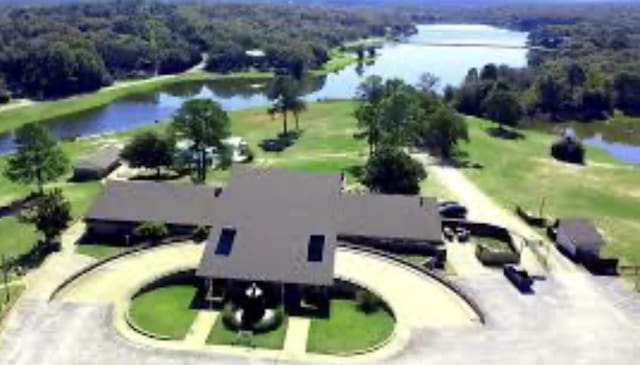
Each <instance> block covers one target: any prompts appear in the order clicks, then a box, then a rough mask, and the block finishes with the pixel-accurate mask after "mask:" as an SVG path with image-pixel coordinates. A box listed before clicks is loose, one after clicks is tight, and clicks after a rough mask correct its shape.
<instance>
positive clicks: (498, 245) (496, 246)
mask: <svg viewBox="0 0 640 365" xmlns="http://www.w3.org/2000/svg"><path fill="white" fill-rule="evenodd" d="M471 242H474V243H476V244H479V245H484V246H485V247H488V248H490V249H493V250H499V251H511V248H510V247H509V245H508V244H507V243H505V242H502V241H500V240H498V239H495V238H491V237H480V236H471Z"/></svg>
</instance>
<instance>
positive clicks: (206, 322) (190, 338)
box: [184, 311, 220, 346]
mask: <svg viewBox="0 0 640 365" xmlns="http://www.w3.org/2000/svg"><path fill="white" fill-rule="evenodd" d="M219 314H220V313H219V312H215V311H198V315H197V316H196V319H195V320H194V321H193V324H192V325H191V328H190V329H189V332H188V333H187V335H186V336H185V338H184V342H186V343H188V344H190V345H194V346H203V345H204V344H205V343H206V342H207V337H208V336H209V332H211V328H213V325H214V324H215V323H216V321H217V320H218V316H219Z"/></svg>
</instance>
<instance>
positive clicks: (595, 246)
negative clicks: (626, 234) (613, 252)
mask: <svg viewBox="0 0 640 365" xmlns="http://www.w3.org/2000/svg"><path fill="white" fill-rule="evenodd" d="M556 243H557V245H558V246H559V247H560V248H561V249H562V250H563V251H564V252H565V253H567V254H568V255H569V256H571V257H572V258H574V259H578V260H581V259H585V258H599V257H600V249H601V248H602V247H603V246H604V245H605V241H604V239H603V238H602V236H601V235H600V233H598V230H597V229H596V228H595V227H594V225H593V224H592V223H591V221H589V220H588V219H581V218H562V219H559V220H558V222H557V223H556Z"/></svg>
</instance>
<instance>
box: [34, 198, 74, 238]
mask: <svg viewBox="0 0 640 365" xmlns="http://www.w3.org/2000/svg"><path fill="white" fill-rule="evenodd" d="M22 218H23V220H25V221H26V222H28V223H31V224H33V225H35V227H36V229H37V230H38V231H40V232H41V233H42V234H43V236H44V241H45V243H47V244H51V243H52V242H53V241H54V240H55V239H56V238H57V237H59V236H60V233H62V231H64V230H65V229H67V228H68V227H69V223H70V222H71V204H70V203H69V201H67V199H66V198H65V197H64V195H63V194H62V190H60V189H54V190H52V191H50V192H46V193H43V194H42V195H41V196H40V197H38V200H37V201H36V204H35V206H34V207H33V208H32V209H31V210H30V211H28V212H27V213H26V214H24V216H23V217H22Z"/></svg>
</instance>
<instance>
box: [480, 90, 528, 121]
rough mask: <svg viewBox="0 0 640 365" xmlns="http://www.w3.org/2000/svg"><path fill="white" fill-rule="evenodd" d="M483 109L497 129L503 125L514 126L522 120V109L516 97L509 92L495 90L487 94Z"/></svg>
mask: <svg viewBox="0 0 640 365" xmlns="http://www.w3.org/2000/svg"><path fill="white" fill-rule="evenodd" d="M484 109H485V111H486V113H487V116H488V117H489V119H491V120H492V121H494V122H496V123H498V128H500V129H501V130H502V129H503V127H504V125H509V126H515V125H516V124H518V121H519V120H520V119H521V118H522V107H521V106H520V101H519V100H518V98H517V97H516V95H515V94H514V93H512V92H509V91H501V90H496V91H494V92H492V93H491V94H489V96H488V97H487V99H486V100H485V102H484Z"/></svg>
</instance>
